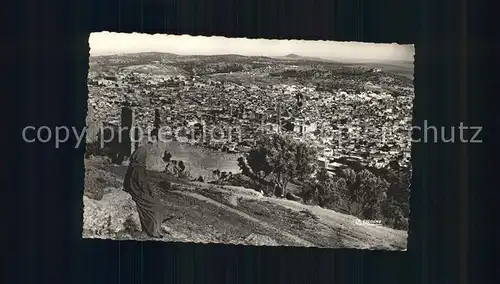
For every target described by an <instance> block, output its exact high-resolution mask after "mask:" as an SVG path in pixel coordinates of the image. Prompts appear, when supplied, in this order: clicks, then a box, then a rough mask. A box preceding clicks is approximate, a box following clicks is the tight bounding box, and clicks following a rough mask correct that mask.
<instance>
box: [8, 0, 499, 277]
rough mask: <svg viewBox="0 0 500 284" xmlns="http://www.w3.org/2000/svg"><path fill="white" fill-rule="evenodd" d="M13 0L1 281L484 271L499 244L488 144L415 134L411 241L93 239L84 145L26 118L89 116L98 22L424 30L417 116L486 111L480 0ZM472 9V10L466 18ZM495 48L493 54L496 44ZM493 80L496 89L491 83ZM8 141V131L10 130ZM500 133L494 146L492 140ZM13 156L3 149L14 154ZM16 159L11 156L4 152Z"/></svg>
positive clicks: (394, 34)
mask: <svg viewBox="0 0 500 284" xmlns="http://www.w3.org/2000/svg"><path fill="white" fill-rule="evenodd" d="M45 2H49V1H44V2H42V1H36V2H35V1H32V2H30V3H29V4H26V3H24V2H23V1H6V3H5V4H4V5H5V7H6V9H3V11H2V12H7V13H5V17H2V18H3V19H8V20H9V23H7V24H5V25H4V26H5V27H8V30H9V31H8V32H4V33H3V36H4V39H5V40H4V42H3V43H2V59H3V63H4V67H5V70H6V71H7V72H5V73H6V74H4V75H3V76H2V79H3V80H4V81H5V82H4V83H3V86H4V88H3V94H2V98H4V99H5V98H7V101H8V102H6V103H2V106H3V107H4V108H5V109H6V110H4V111H2V112H1V113H2V121H4V122H7V123H8V124H10V125H9V126H8V127H5V128H4V129H6V130H4V131H3V133H4V135H5V134H6V135H5V136H4V137H8V139H6V140H7V141H8V142H13V143H12V144H11V145H6V146H4V147H2V148H3V149H4V153H3V155H2V156H3V157H2V172H3V173H4V177H6V179H5V181H7V182H6V183H3V186H2V187H3V188H2V192H5V193H7V194H6V195H3V197H2V201H3V203H5V204H4V205H3V206H1V208H2V210H4V211H5V212H4V213H5V215H3V216H6V217H4V218H2V233H1V234H2V239H3V238H4V236H5V237H7V240H5V241H3V244H4V245H6V248H5V249H3V250H2V256H4V255H5V256H8V258H7V257H6V259H7V261H6V262H5V263H6V265H5V264H4V265H3V266H2V267H3V269H5V271H6V272H7V273H2V275H6V276H7V277H8V278H7V280H6V281H2V283H87V284H95V283H108V284H109V283H183V284H184V283H217V284H219V283H252V284H253V283H286V284H291V283H333V282H336V283H339V282H338V281H340V282H342V283H344V281H347V282H348V283H377V282H381V283H487V282H489V281H488V280H490V281H493V279H494V275H491V274H492V273H489V272H490V270H488V268H489V267H490V266H488V261H491V260H492V259H491V257H492V256H493V253H494V252H495V249H498V244H497V243H495V242H494V241H496V239H495V233H496V232H497V230H498V229H497V228H496V226H493V225H492V222H494V221H495V219H494V218H493V216H494V215H493V213H494V211H493V207H488V206H487V203H486V201H487V200H492V199H493V198H492V197H493V196H492V193H495V188H497V190H498V186H495V185H494V184H489V181H490V180H492V179H491V178H492V177H493V171H494V170H495V168H496V167H497V166H495V165H493V167H488V163H487V159H486V158H488V157H495V154H498V152H497V150H495V149H494V150H493V151H495V152H486V150H485V147H484V146H485V144H481V145H479V144H470V145H460V144H416V145H414V146H413V148H412V159H413V170H414V177H413V180H412V192H411V221H410V226H411V231H410V238H409V246H408V251H406V252H383V251H361V250H347V249H342V250H324V249H305V248H279V247H278V248H267V247H243V246H230V245H215V244H211V245H203V244H187V243H186V244H184V243H171V244H167V243H153V242H141V243H138V242H120V243H118V242H114V241H98V240H82V239H81V228H82V192H83V179H84V167H83V153H84V147H83V146H82V147H80V148H79V149H74V148H73V145H75V143H74V142H75V141H69V142H68V143H67V144H65V145H63V147H61V148H59V149H55V148H54V146H53V145H51V144H26V143H23V141H22V138H21V129H22V127H24V126H26V125H35V126H40V125H47V126H52V127H55V126H56V125H67V126H76V127H83V125H84V123H85V115H86V101H87V86H86V84H87V81H86V76H87V70H88V48H89V47H88V36H89V33H90V32H98V31H103V30H107V31H116V32H144V33H169V34H190V35H207V36H210V35H218V36H228V37H247V38H275V39H276V38H277V39H308V40H320V39H321V40H338V41H365V42H383V43H391V42H396V43H402V44H406V43H414V44H416V48H415V49H416V58H415V59H416V61H415V77H416V79H415V92H416V99H415V102H414V120H415V124H416V125H422V124H423V120H424V119H426V120H428V122H429V124H433V125H445V126H446V125H447V126H451V125H458V123H459V122H460V121H462V122H464V123H465V124H466V125H483V127H484V128H483V131H482V133H481V137H480V138H481V139H483V141H485V142H487V141H492V140H493V138H494V130H495V129H496V128H495V125H494V123H493V122H492V121H493V120H487V119H486V118H487V114H488V111H489V109H490V107H491V106H493V105H495V104H494V102H493V101H491V100H490V99H491V97H492V96H489V94H491V93H490V92H489V90H490V89H491V88H492V87H493V86H494V85H495V84H496V82H497V79H496V76H495V75H496V74H495V72H496V68H494V67H495V66H494V65H493V64H492V61H491V60H492V59H491V58H489V59H487V58H486V55H487V54H493V53H494V52H496V46H495V45H494V44H493V43H492V42H491V41H489V39H488V36H489V34H490V33H493V32H494V31H493V29H495V25H493V24H492V22H490V21H491V20H492V19H493V18H492V17H490V16H491V13H489V11H491V10H488V9H486V7H485V6H483V7H480V4H481V3H480V2H479V1H474V2H472V1H469V2H468V3H466V4H465V1H463V0H460V1H459V0H450V1H435V0H423V1H407V0H372V1H368V0H367V1H365V2H363V1H361V0H342V1H340V0H329V1H328V0H322V1H320V0H308V1H303V0H302V1H298V0H297V1H294V0H287V1H285V0H281V1H273V0H253V1H251V0H250V1H243V0H240V1H236V0H234V1H214V0H211V1H209V0H206V1H202V0H199V1H190V0H182V1H167V0H143V1H139V0H137V1H125V0H122V1H117V0H115V1H104V0H72V1H69V0H65V1H50V3H45ZM465 19H467V20H465ZM493 59H496V58H493ZM491 90H492V91H493V92H494V89H491ZM2 140H4V141H2V144H3V142H5V139H2ZM493 145H494V144H493ZM4 159H5V160H4ZM4 165H6V166H4Z"/></svg>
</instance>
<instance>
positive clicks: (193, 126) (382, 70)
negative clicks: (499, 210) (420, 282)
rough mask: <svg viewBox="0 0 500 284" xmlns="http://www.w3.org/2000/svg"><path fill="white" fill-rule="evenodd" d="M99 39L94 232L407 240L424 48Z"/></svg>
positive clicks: (92, 146)
mask: <svg viewBox="0 0 500 284" xmlns="http://www.w3.org/2000/svg"><path fill="white" fill-rule="evenodd" d="M89 47H90V51H89V71H88V79H87V85H88V110H87V121H86V129H85V132H86V152H85V159H84V161H85V189H84V194H83V207H84V208H83V228H82V237H83V238H99V239H111V240H137V241H145V240H155V241H163V242H191V243H220V244H240V245H251V246H293V247H319V248H353V249H370V250H396V251H404V250H406V249H407V238H408V229H409V218H410V207H409V198H410V187H411V184H410V181H411V171H412V166H411V144H412V140H411V134H412V115H413V100H414V96H415V94H414V86H413V74H414V67H413V59H414V54H415V51H414V46H413V45H400V44H396V43H386V44H380V43H377V44H375V43H363V42H335V41H306V40H273V39H247V38H225V37H218V36H212V37H201V36H190V35H165V34H154V35H151V34H139V33H111V32H99V33H92V34H90V38H89Z"/></svg>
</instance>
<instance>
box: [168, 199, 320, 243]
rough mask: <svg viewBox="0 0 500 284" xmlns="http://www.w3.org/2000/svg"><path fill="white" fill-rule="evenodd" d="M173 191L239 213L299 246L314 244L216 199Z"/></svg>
mask: <svg viewBox="0 0 500 284" xmlns="http://www.w3.org/2000/svg"><path fill="white" fill-rule="evenodd" d="M173 192H175V193H178V194H183V195H185V196H190V197H193V198H196V199H198V200H201V201H205V202H207V203H210V204H212V205H215V206H217V207H220V208H223V209H224V210H226V211H229V212H232V213H234V214H237V215H239V216H241V217H243V218H245V219H247V220H249V221H251V222H254V223H256V224H258V225H260V226H262V227H264V228H266V229H268V230H272V231H275V232H276V233H277V234H281V235H283V236H285V237H287V238H289V239H290V240H292V241H293V242H296V243H298V244H300V245H301V246H314V244H312V243H310V242H308V241H306V240H303V239H301V238H299V237H297V236H295V235H292V234H290V233H288V232H284V231H280V230H277V229H276V228H275V227H273V226H271V225H269V224H268V223H266V222H264V221H262V220H259V219H256V218H254V217H252V216H250V215H248V214H246V213H244V212H242V211H240V210H237V209H234V208H231V207H229V206H227V205H224V204H222V203H220V202H217V201H215V200H213V199H211V198H208V197H205V196H203V195H200V194H197V193H194V192H184V191H173Z"/></svg>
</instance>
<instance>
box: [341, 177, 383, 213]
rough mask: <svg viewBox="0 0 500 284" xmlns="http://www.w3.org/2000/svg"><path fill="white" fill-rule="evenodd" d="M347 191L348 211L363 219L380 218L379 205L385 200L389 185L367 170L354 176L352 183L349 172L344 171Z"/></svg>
mask: <svg viewBox="0 0 500 284" xmlns="http://www.w3.org/2000/svg"><path fill="white" fill-rule="evenodd" d="M345 173H347V174H348V175H347V176H345V178H346V184H347V190H346V193H345V195H346V201H347V203H348V204H347V206H348V209H349V211H350V212H351V213H352V214H354V215H356V216H360V217H363V218H368V219H373V218H380V217H381V216H380V215H381V205H382V202H383V201H384V200H385V199H386V192H387V189H388V187H389V183H388V182H387V181H385V180H384V179H382V178H380V177H377V176H376V175H375V174H373V173H372V172H370V171H369V170H367V169H363V170H361V171H360V172H359V173H357V174H356V179H355V182H354V183H353V181H352V176H350V174H352V173H351V172H350V171H345Z"/></svg>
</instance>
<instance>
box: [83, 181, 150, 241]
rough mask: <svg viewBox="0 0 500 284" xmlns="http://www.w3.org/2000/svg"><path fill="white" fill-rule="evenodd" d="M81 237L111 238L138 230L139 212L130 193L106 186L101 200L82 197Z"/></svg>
mask: <svg viewBox="0 0 500 284" xmlns="http://www.w3.org/2000/svg"><path fill="white" fill-rule="evenodd" d="M83 206H84V212H83V237H85V238H113V239H116V238H117V235H119V234H131V233H134V232H138V231H140V228H141V227H140V220H139V214H138V213H137V209H136V205H135V203H134V201H133V200H132V197H131V196H130V194H128V193H126V192H125V191H123V190H121V189H119V188H108V189H107V190H106V192H105V194H104V196H103V197H102V199H101V200H94V199H90V198H88V197H87V196H84V197H83Z"/></svg>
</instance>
